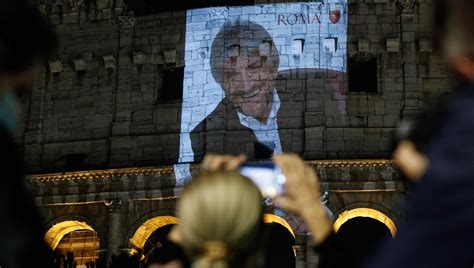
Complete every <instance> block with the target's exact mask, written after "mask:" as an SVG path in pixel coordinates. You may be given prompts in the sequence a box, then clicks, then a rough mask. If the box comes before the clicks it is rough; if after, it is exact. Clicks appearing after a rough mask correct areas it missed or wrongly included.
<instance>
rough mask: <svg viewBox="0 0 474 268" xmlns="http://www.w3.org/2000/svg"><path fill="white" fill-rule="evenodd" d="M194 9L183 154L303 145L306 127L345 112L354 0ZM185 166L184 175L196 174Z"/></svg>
mask: <svg viewBox="0 0 474 268" xmlns="http://www.w3.org/2000/svg"><path fill="white" fill-rule="evenodd" d="M186 16H187V18H186V41H185V70H184V83H183V108H182V114H181V134H180V153H179V159H178V162H179V163H191V162H196V161H200V160H201V159H202V157H203V155H204V154H206V153H231V154H236V153H244V154H246V155H247V156H248V157H249V158H250V159H252V158H254V157H257V156H258V154H262V151H263V153H265V151H266V150H267V151H268V152H276V153H279V152H287V151H288V152H295V153H303V151H304V148H303V145H301V144H300V143H301V142H298V139H300V140H304V129H305V128H307V127H311V126H315V125H318V124H319V125H321V124H324V122H321V121H325V120H328V118H329V117H330V120H332V121H333V123H334V124H337V123H338V122H337V120H344V118H345V117H344V116H343V115H345V113H346V106H345V97H344V96H345V92H346V90H347V89H346V85H347V83H346V81H347V79H346V77H345V74H346V69H347V65H346V54H347V53H346V52H347V43H346V42H347V0H334V1H324V2H310V3H307V2H305V3H283V4H266V5H255V6H237V7H215V8H204V9H195V10H189V11H187V15H186ZM300 136H301V138H299V137H300ZM180 167H182V168H178V166H176V167H175V169H176V171H177V173H176V175H177V177H183V176H187V175H189V174H188V172H187V171H188V169H187V167H186V165H181V166H180Z"/></svg>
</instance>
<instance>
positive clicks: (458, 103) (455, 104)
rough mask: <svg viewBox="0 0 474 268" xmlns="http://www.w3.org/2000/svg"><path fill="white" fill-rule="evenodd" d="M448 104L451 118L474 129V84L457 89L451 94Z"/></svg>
mask: <svg viewBox="0 0 474 268" xmlns="http://www.w3.org/2000/svg"><path fill="white" fill-rule="evenodd" d="M447 106H448V108H447V111H448V113H449V114H450V118H451V120H453V119H454V120H455V121H454V122H459V123H463V125H464V126H470V127H472V128H473V129H474V84H472V85H468V86H463V87H461V88H458V89H456V90H455V91H454V92H453V93H452V94H451V95H450V96H449V98H448V101H447Z"/></svg>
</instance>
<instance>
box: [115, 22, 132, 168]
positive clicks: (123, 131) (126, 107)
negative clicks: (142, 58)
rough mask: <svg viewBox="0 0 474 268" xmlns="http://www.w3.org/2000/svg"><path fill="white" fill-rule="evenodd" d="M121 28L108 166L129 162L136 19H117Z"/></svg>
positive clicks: (128, 163) (122, 164) (116, 56)
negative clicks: (131, 81)
mask: <svg viewBox="0 0 474 268" xmlns="http://www.w3.org/2000/svg"><path fill="white" fill-rule="evenodd" d="M117 19H118V22H119V25H120V34H119V42H118V48H117V54H116V55H115V58H116V59H117V61H116V64H117V67H116V70H115V79H116V81H115V83H116V88H115V91H114V116H113V122H112V135H111V136H112V137H110V156H109V164H110V166H112V167H114V166H124V165H131V164H133V162H131V160H130V149H131V147H133V146H132V145H131V138H130V137H129V134H130V133H129V132H130V120H131V107H130V98H131V97H130V92H131V87H132V85H131V84H130V80H131V78H132V77H133V73H134V71H133V70H134V69H133V68H134V65H133V62H132V59H131V57H130V55H131V54H132V41H133V33H134V28H135V24H136V18H135V17H133V16H118V18H117Z"/></svg>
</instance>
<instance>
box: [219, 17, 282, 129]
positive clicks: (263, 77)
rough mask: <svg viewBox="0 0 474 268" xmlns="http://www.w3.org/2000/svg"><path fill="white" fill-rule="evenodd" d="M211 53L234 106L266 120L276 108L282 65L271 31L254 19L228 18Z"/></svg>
mask: <svg viewBox="0 0 474 268" xmlns="http://www.w3.org/2000/svg"><path fill="white" fill-rule="evenodd" d="M239 36H249V38H245V39H242V38H238V37H239ZM222 50H223V51H222ZM222 52H223V53H222ZM271 52H273V53H271ZM222 56H223V57H222ZM210 57H211V59H210V64H211V70H212V76H213V78H214V80H215V81H217V82H218V83H219V85H220V86H221V87H222V89H223V90H224V92H225V95H226V96H227V97H228V98H229V100H230V102H231V104H232V107H233V108H234V109H235V110H236V111H237V112H239V113H242V114H243V115H245V116H249V117H252V118H255V119H257V120H259V121H260V122H266V121H267V119H268V117H269V115H270V112H271V109H272V104H273V92H272V91H273V88H274V86H275V83H274V80H275V79H276V77H277V74H278V66H279V55H278V50H277V49H276V47H275V46H274V43H273V40H272V37H271V36H270V34H269V33H268V32H267V31H266V30H265V29H264V28H263V27H262V26H261V25H259V24H256V23H253V22H249V21H244V22H240V21H239V22H236V23H230V22H227V23H225V24H224V25H223V26H222V28H221V30H220V31H219V33H218V34H217V36H216V37H215V38H214V41H213V43H212V49H211V56H210Z"/></svg>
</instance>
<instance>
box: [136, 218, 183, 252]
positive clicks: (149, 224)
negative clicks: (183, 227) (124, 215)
mask: <svg viewBox="0 0 474 268" xmlns="http://www.w3.org/2000/svg"><path fill="white" fill-rule="evenodd" d="M178 223H179V219H178V218H176V217H172V216H159V217H154V218H151V219H149V220H147V221H146V222H144V223H143V224H142V225H141V226H140V227H139V228H138V229H137V231H136V232H135V234H134V235H133V236H132V238H130V244H131V245H132V246H133V247H134V248H138V249H143V247H144V246H145V242H146V241H147V240H148V238H149V237H150V236H151V235H152V234H153V232H155V231H156V230H157V229H158V228H161V227H163V226H166V225H169V224H178Z"/></svg>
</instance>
